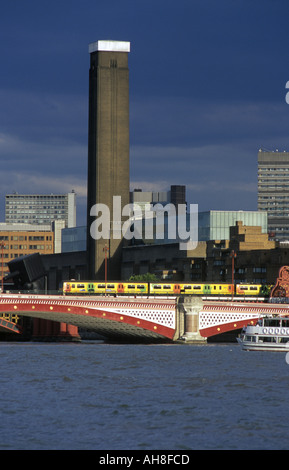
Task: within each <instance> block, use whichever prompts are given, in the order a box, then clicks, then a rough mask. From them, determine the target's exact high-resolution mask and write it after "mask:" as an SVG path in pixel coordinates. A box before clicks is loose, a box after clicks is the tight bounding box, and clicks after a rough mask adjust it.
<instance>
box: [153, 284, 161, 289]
mask: <svg viewBox="0 0 289 470" xmlns="http://www.w3.org/2000/svg"><path fill="white" fill-rule="evenodd" d="M153 288H154V289H161V288H162V286H158V285H156V284H155V285H154V286H153Z"/></svg>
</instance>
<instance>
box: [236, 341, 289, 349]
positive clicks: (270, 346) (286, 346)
mask: <svg viewBox="0 0 289 470" xmlns="http://www.w3.org/2000/svg"><path fill="white" fill-rule="evenodd" d="M237 341H238V343H239V344H240V345H241V346H242V349H243V350H244V351H272V352H289V341H288V342H287V343H282V344H278V343H253V342H251V341H243V340H242V339H241V338H237Z"/></svg>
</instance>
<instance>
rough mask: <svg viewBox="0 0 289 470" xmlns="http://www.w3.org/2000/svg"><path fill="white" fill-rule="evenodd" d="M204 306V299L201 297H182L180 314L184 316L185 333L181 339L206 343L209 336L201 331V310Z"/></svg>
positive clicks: (179, 304) (179, 308) (179, 307)
mask: <svg viewBox="0 0 289 470" xmlns="http://www.w3.org/2000/svg"><path fill="white" fill-rule="evenodd" d="M202 307H203V301H202V299H200V298H199V297H189V296H187V297H180V299H179V302H178V314H179V316H180V315H182V316H183V318H184V321H183V334H182V335H181V337H180V340H181V341H185V342H188V343H189V342H190V343H206V341H207V338H204V337H203V336H201V335H200V332H199V312H200V311H201V310H202ZM180 332H181V331H180Z"/></svg>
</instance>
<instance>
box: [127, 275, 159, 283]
mask: <svg viewBox="0 0 289 470" xmlns="http://www.w3.org/2000/svg"><path fill="white" fill-rule="evenodd" d="M129 281H131V282H159V278H158V277H157V276H156V275H155V274H151V273H146V274H133V275H132V276H130V278H129Z"/></svg>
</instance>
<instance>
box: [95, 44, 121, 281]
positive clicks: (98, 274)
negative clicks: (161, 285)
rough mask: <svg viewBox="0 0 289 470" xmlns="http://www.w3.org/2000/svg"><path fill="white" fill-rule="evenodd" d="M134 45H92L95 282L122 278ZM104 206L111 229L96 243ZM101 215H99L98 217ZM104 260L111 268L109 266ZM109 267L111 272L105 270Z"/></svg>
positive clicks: (108, 269)
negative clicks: (121, 217) (118, 222)
mask: <svg viewBox="0 0 289 470" xmlns="http://www.w3.org/2000/svg"><path fill="white" fill-rule="evenodd" d="M129 51H130V43H129V42H125V41H97V42H94V43H92V44H90V45H89V53H90V71H89V124H88V126H89V129H88V133H89V135H88V193H87V256H88V258H87V263H88V275H89V278H90V279H102V280H104V279H105V275H106V276H107V279H115V280H118V279H120V268H121V251H122V250H121V248H122V244H123V239H116V237H113V231H112V221H113V196H120V197H121V207H123V206H124V205H126V204H128V203H129V69H128V53H129ZM95 204H105V205H106V206H107V207H108V208H109V210H110V230H109V233H108V235H107V236H106V237H105V238H99V239H94V238H93V237H92V236H91V233H90V227H91V224H92V223H93V221H95V220H96V217H95V214H94V215H91V209H92V208H93V206H94V205H95ZM99 215H100V214H99ZM105 255H106V256H107V263H105ZM105 265H106V266H107V270H106V269H105Z"/></svg>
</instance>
